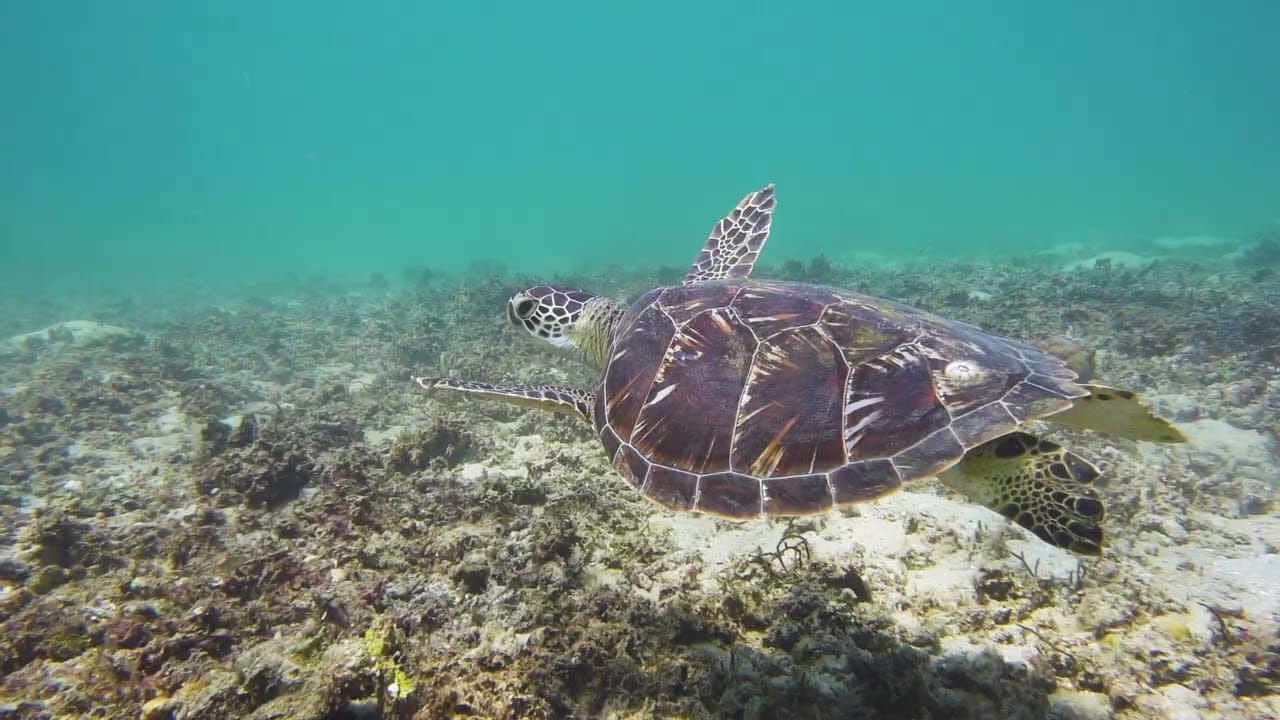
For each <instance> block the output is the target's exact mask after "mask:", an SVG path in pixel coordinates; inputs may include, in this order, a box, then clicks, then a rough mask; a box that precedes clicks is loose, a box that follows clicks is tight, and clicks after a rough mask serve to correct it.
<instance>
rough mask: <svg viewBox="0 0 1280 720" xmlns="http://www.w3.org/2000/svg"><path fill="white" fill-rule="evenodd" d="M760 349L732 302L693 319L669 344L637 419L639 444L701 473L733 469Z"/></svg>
mask: <svg viewBox="0 0 1280 720" xmlns="http://www.w3.org/2000/svg"><path fill="white" fill-rule="evenodd" d="M755 349H756V339H755V336H754V335H752V334H751V331H750V330H748V329H747V328H746V327H745V326H744V325H743V324H742V323H741V322H740V321H738V319H737V317H736V315H735V314H734V313H732V312H731V311H730V310H728V309H727V308H716V309H714V310H708V311H706V312H703V313H701V314H699V315H696V316H694V317H693V319H691V320H689V321H688V322H687V323H686V324H685V325H684V326H683V327H681V328H680V330H679V331H677V332H676V335H675V337H674V338H673V339H672V340H671V343H670V345H669V346H668V347H667V352H666V354H665V356H664V357H663V359H662V363H661V365H660V366H659V369H658V372H657V375H656V376H655V377H654V379H653V384H652V385H651V387H650V389H649V393H648V397H647V398H646V400H645V404H644V407H643V409H641V411H640V417H639V419H637V420H636V424H635V429H634V430H633V431H632V434H631V442H632V444H633V445H635V447H636V449H638V450H639V451H640V452H642V453H644V454H645V456H647V457H648V458H649V459H650V460H652V461H654V462H658V463H661V464H663V465H671V466H673V467H679V468H683V469H686V470H692V471H693V472H696V473H710V472H716V471H718V470H724V469H727V468H728V467H729V450H730V448H731V447H732V442H733V428H734V424H735V422H734V421H735V418H736V417H737V409H738V397H739V395H741V393H742V386H743V384H744V383H745V382H746V378H747V373H748V372H749V371H750V369H751V358H752V356H753V355H754V354H755Z"/></svg>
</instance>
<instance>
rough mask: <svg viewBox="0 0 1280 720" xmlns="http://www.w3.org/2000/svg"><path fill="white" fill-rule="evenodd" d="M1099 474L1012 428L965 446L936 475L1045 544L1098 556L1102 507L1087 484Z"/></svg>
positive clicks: (1085, 463) (1059, 449)
mask: <svg viewBox="0 0 1280 720" xmlns="http://www.w3.org/2000/svg"><path fill="white" fill-rule="evenodd" d="M1099 475H1100V473H1099V472H1098V469H1097V468H1096V467H1094V466H1093V465H1092V464H1090V463H1089V462H1088V461H1086V460H1084V459H1083V458H1081V457H1080V456H1078V455H1076V454H1075V453H1072V452H1069V451H1067V450H1066V449H1064V448H1063V447H1062V446H1060V445H1058V444H1056V443H1052V442H1049V441H1048V440H1040V439H1038V438H1036V437H1035V436H1033V435H1030V434H1028V433H1025V432H1013V433H1010V434H1008V435H1005V436H1004V437H1001V438H997V439H995V440H991V441H989V442H987V443H984V444H983V445H981V446H979V447H977V448H974V449H973V450H970V451H969V453H968V454H967V455H965V457H964V459H963V460H962V461H960V463H959V464H958V465H957V466H955V468H954V469H951V470H947V471H946V472H943V473H942V474H941V475H939V479H940V480H941V481H942V482H943V484H945V485H948V486H950V487H952V488H954V489H956V490H958V491H959V492H961V493H963V494H964V495H965V496H966V497H968V498H969V499H970V500H973V501H974V502H978V503H981V504H983V505H986V506H987V507H989V508H991V509H992V510H995V511H996V512H998V513H1000V514H1002V515H1004V516H1005V517H1007V518H1009V519H1010V520H1013V521H1014V522H1016V523H1018V524H1019V525H1021V526H1022V527H1024V528H1026V529H1028V530H1030V531H1031V532H1032V533H1034V534H1035V535H1036V537H1039V538H1040V539H1041V540H1044V541H1045V542H1047V543H1049V544H1051V545H1056V546H1058V547H1061V548H1066V549H1068V550H1070V551H1072V552H1075V553H1079V554H1081V555H1098V554H1101V552H1102V546H1103V534H1102V527H1101V522H1102V520H1103V518H1104V517H1105V515H1106V511H1105V509H1104V508H1103V505H1102V501H1101V500H1099V499H1098V494H1097V493H1096V492H1094V490H1093V488H1091V487H1090V485H1091V484H1092V483H1093V482H1094V480H1096V479H1097V478H1098V476H1099Z"/></svg>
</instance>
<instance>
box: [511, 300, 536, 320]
mask: <svg viewBox="0 0 1280 720" xmlns="http://www.w3.org/2000/svg"><path fill="white" fill-rule="evenodd" d="M535 305H537V303H535V302H534V301H532V300H530V299H529V298H525V299H523V300H521V301H520V302H518V303H516V317H518V318H520V319H521V320H527V319H529V316H530V315H532V314H533V308H534V306H535Z"/></svg>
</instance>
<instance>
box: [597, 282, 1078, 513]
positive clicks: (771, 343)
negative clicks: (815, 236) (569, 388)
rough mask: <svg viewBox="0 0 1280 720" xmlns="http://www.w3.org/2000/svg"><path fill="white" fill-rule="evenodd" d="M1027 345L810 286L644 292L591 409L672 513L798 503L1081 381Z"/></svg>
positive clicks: (616, 456) (836, 492) (886, 481)
mask: <svg viewBox="0 0 1280 720" xmlns="http://www.w3.org/2000/svg"><path fill="white" fill-rule="evenodd" d="M1073 379H1074V375H1073V374H1072V373H1071V371H1070V370H1068V369H1066V367H1065V364H1064V363H1062V362H1061V361H1059V360H1057V359H1056V358H1053V357H1052V356H1049V355H1047V354H1045V353H1044V352H1042V351H1039V350H1037V349H1035V348H1033V347H1031V346H1028V345H1024V344H1021V343H1017V342H1014V341H1011V340H1006V339H1004V338H999V337H995V336H992V335H988V334H986V333H983V332H982V331H981V330H979V329H977V328H974V327H972V326H969V325H965V324H963V323H955V322H951V321H948V320H945V319H943V318H939V317H937V316H934V315H930V314H929V313H925V312H922V311H919V310H916V309H913V308H910V307H907V306H904V305H900V304H896V303H892V302H886V301H882V300H879V299H876V298H870V297H866V296H862V295H857V294H854V293H845V292H842V291H837V290H833V289H831V288H825V287H820V286H814V285H803V284H797V283H780V282H768V281H763V282H762V281H750V282H742V281H732V280H731V281H716V282H705V283H697V284H692V285H684V286H678V287H672V288H665V289H659V290H655V291H652V292H650V293H648V294H646V296H645V297H644V298H643V299H642V300H641V301H639V302H637V303H636V305H634V306H633V307H632V308H630V309H629V310H628V311H627V312H626V313H625V314H624V316H623V319H622V320H621V322H620V325H619V329H618V335H617V337H616V339H615V342H614V345H613V347H612V349H611V361H610V363H609V365H608V367H607V368H606V370H605V378H604V380H603V382H602V385H601V388H600V392H598V393H597V404H596V407H595V408H594V410H595V418H596V424H597V426H598V427H599V428H600V438H601V441H602V442H603V444H604V446H605V449H606V451H607V452H608V453H609V454H610V460H611V462H612V463H613V465H614V467H615V468H616V469H617V470H618V472H619V473H620V474H621V475H622V476H623V477H624V478H626V479H627V480H628V482H630V483H631V484H632V485H634V486H636V487H638V488H640V490H641V491H642V492H643V493H644V494H645V495H647V496H648V497H650V498H652V499H653V500H655V501H657V502H659V503H661V504H663V505H665V506H667V507H670V508H673V509H679V510H702V511H706V512H711V513H715V514H718V515H724V516H730V517H749V516H756V515H760V514H767V515H796V514H804V513H810V512H817V511H820V510H823V509H826V508H829V507H831V506H832V505H836V504H844V503H850V502H857V501H863V500H870V499H874V498H876V497H880V496H881V495H884V494H886V493H889V492H892V491H893V490H896V489H897V488H898V487H900V486H901V484H902V483H903V482H905V481H907V480H911V479H914V478H918V477H923V476H927V475H932V474H936V473H937V472H939V471H940V470H942V469H945V468H946V467H948V466H949V465H951V464H953V463H954V462H956V461H958V460H959V459H960V458H961V457H962V456H963V455H964V453H965V452H966V451H967V450H968V449H969V448H972V447H974V446H976V445H978V444H980V443H982V442H985V441H986V440H989V439H991V438H993V437H997V436H999V435H1002V434H1005V433H1007V432H1009V431H1010V430H1012V429H1013V428H1014V427H1015V426H1016V425H1017V424H1018V423H1020V422H1022V421H1025V420H1028V419H1032V418H1037V417H1043V416H1045V415H1048V414H1051V413H1053V412H1057V411H1059V410H1062V409H1065V408H1066V407H1068V406H1069V405H1070V403H1071V399H1072V398H1075V397H1080V396H1082V395H1084V394H1086V393H1085V392H1084V390H1083V388H1081V387H1080V386H1079V385H1077V384H1075V383H1074V382H1072V380H1073Z"/></svg>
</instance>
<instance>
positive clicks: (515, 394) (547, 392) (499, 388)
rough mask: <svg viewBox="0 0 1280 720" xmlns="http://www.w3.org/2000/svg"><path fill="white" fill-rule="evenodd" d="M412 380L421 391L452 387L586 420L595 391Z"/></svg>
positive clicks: (453, 389)
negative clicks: (420, 387) (569, 414)
mask: <svg viewBox="0 0 1280 720" xmlns="http://www.w3.org/2000/svg"><path fill="white" fill-rule="evenodd" d="M413 381H414V382H416V383H418V385H420V386H422V388H423V389H424V390H431V391H433V392H438V391H441V390H452V391H455V392H463V393H470V394H472V395H478V396H480V397H483V398H489V399H491V400H500V401H502V402H505V403H509V404H511V405H523V406H525V407H536V408H542V409H543V410H550V411H552V412H559V413H571V414H574V415H577V416H578V417H580V418H582V419H583V420H585V421H587V422H588V423H590V422H591V406H592V404H594V403H595V397H596V396H595V393H593V392H590V391H588V390H578V389H575V388H563V387H556V386H555V385H490V384H489V383H482V382H472V381H470V380H449V379H447V378H433V377H415V378H414V379H413Z"/></svg>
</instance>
